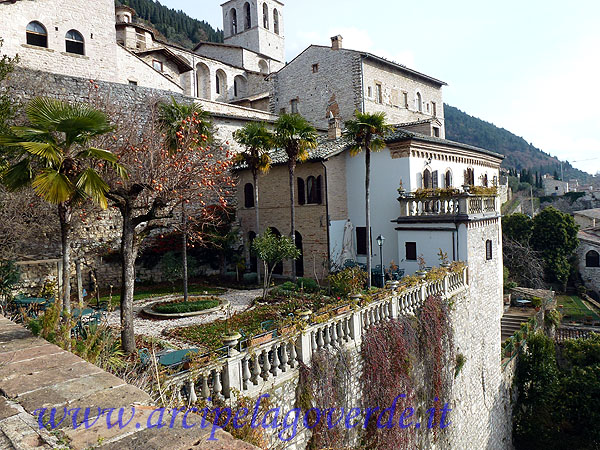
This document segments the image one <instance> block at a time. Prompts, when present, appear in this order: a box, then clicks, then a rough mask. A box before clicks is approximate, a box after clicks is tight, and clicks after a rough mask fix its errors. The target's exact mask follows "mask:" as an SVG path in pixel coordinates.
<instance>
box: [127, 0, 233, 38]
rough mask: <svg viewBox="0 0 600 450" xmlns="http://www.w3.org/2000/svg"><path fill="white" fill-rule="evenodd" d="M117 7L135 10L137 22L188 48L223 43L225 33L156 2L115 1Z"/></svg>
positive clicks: (144, 0)
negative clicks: (198, 44) (208, 43)
mask: <svg viewBox="0 0 600 450" xmlns="http://www.w3.org/2000/svg"><path fill="white" fill-rule="evenodd" d="M115 3H116V4H117V5H127V6H130V7H131V8H133V9H135V11H136V13H137V20H138V21H140V22H143V23H147V24H148V25H150V26H152V27H153V28H155V29H156V30H158V31H159V32H160V34H162V35H163V37H165V38H166V39H167V40H169V41H171V42H173V43H175V44H178V45H181V46H183V47H186V48H190V49H191V48H194V47H195V45H196V44H197V43H198V42H200V41H209V42H223V31H221V30H219V29H217V30H215V29H214V28H213V27H212V26H211V25H210V24H208V23H207V22H204V21H200V20H197V19H192V18H191V17H190V16H188V15H187V14H186V13H184V12H183V11H175V10H174V9H171V8H168V7H166V6H163V5H161V4H160V2H155V1H154V0H115Z"/></svg>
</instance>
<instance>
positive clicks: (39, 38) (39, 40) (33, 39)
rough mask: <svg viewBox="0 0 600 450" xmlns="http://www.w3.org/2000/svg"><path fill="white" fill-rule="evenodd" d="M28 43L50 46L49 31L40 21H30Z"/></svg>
mask: <svg viewBox="0 0 600 450" xmlns="http://www.w3.org/2000/svg"><path fill="white" fill-rule="evenodd" d="M26 35H27V43H28V44H29V45H35V46H36V47H44V48H48V32H47V31H46V28H45V27H44V25H42V24H41V23H39V22H35V21H34V22H29V25H27V30H26Z"/></svg>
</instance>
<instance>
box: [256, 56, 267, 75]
mask: <svg viewBox="0 0 600 450" xmlns="http://www.w3.org/2000/svg"><path fill="white" fill-rule="evenodd" d="M258 68H259V70H260V73H269V65H268V64H267V62H266V61H265V60H264V59H261V60H260V61H258Z"/></svg>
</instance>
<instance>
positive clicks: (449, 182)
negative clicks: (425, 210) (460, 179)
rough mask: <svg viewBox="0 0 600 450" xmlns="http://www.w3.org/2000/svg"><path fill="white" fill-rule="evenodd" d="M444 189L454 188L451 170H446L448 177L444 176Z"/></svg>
mask: <svg viewBox="0 0 600 450" xmlns="http://www.w3.org/2000/svg"><path fill="white" fill-rule="evenodd" d="M444 181H445V182H444V187H447V188H449V187H452V172H451V171H450V169H448V170H446V175H445V176H444Z"/></svg>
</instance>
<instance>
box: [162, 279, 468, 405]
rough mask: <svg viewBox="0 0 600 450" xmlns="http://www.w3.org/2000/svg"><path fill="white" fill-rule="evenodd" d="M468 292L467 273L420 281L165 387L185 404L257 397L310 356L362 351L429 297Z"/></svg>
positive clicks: (187, 374)
mask: <svg viewBox="0 0 600 450" xmlns="http://www.w3.org/2000/svg"><path fill="white" fill-rule="evenodd" d="M466 287H467V269H466V268H465V269H463V270H462V271H461V272H458V273H449V274H448V275H447V276H446V277H444V278H443V279H441V280H437V281H433V282H424V283H423V284H420V285H418V286H413V287H410V288H407V289H404V290H402V291H401V292H397V291H395V290H390V291H389V295H387V296H386V298H384V299H382V300H377V301H374V302H372V303H370V304H368V305H365V306H362V307H360V308H358V309H355V310H344V309H341V310H340V311H344V312H342V313H341V314H338V315H336V316H335V317H332V318H330V319H329V320H327V321H326V322H323V323H318V324H311V325H309V326H308V327H307V328H306V329H305V330H303V331H302V332H301V333H299V334H295V335H291V336H287V337H286V336H282V337H278V338H275V339H274V340H272V341H270V342H266V343H263V344H261V345H258V346H255V347H250V348H248V349H245V350H244V351H242V352H238V351H231V352H230V354H229V356H228V357H226V358H223V359H221V360H218V361H211V362H210V363H207V366H206V367H200V368H196V369H191V370H189V371H188V372H183V373H180V374H177V375H175V376H173V377H171V379H170V381H169V385H176V386H178V387H180V388H182V389H181V390H183V391H184V392H183V393H184V395H185V396H186V397H187V398H188V401H189V402H192V403H193V402H195V401H196V400H197V398H198V397H200V398H202V399H204V400H209V401H210V400H214V399H217V398H219V399H223V398H227V399H228V398H231V397H232V396H235V395H237V394H236V393H237V392H239V393H240V394H241V395H243V396H248V397H252V396H254V395H258V394H259V393H260V392H262V391H263V390H264V389H265V388H268V387H269V386H271V385H272V384H273V383H275V382H283V381H285V380H286V379H287V378H288V377H292V376H295V375H297V367H298V365H299V364H300V363H304V364H309V363H310V359H311V357H312V354H313V352H315V351H317V350H322V349H335V348H343V347H354V348H357V347H359V346H360V343H361V341H362V336H363V335H364V333H365V332H366V330H368V329H369V328H370V327H372V326H375V325H377V324H380V323H382V322H385V321H389V320H392V319H395V318H398V317H399V316H401V315H414V314H416V312H417V311H418V309H419V308H421V306H422V305H423V302H424V301H425V299H427V298H428V297H429V296H435V295H440V296H442V297H443V298H449V297H451V296H453V295H456V294H457V293H459V292H460V291H462V290H464V289H466Z"/></svg>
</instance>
